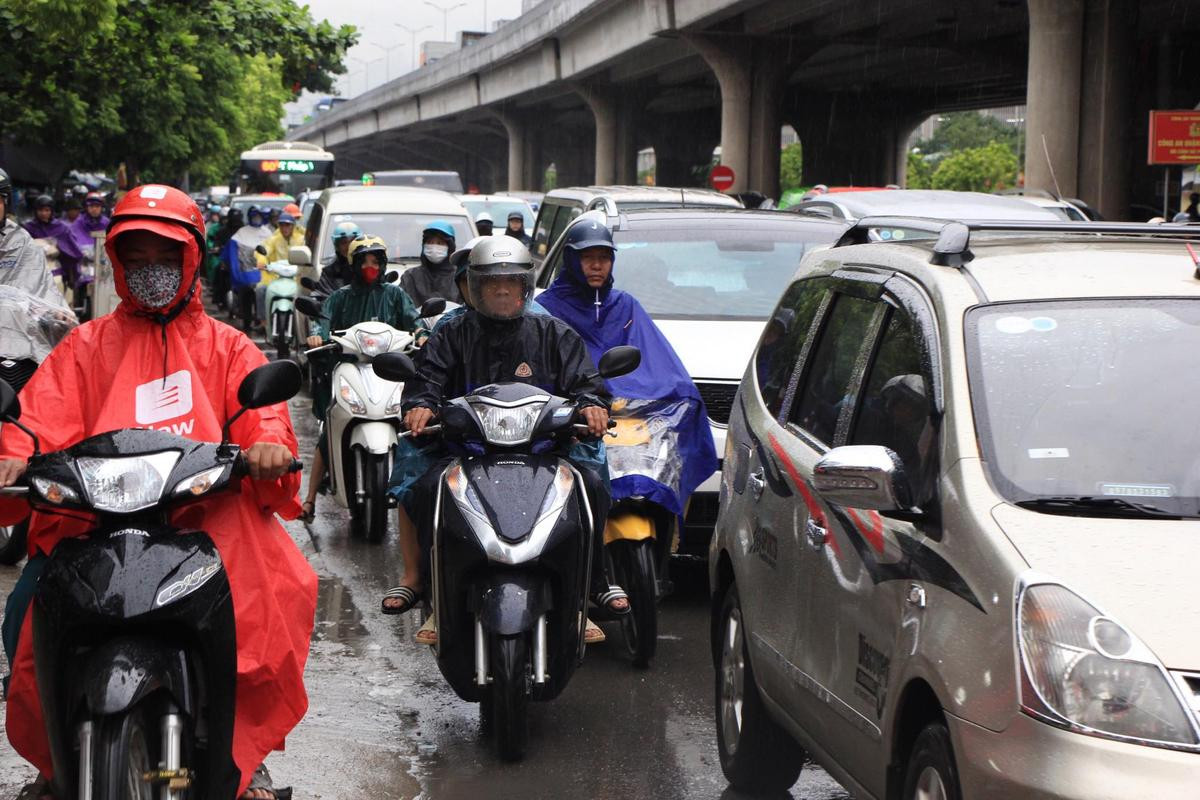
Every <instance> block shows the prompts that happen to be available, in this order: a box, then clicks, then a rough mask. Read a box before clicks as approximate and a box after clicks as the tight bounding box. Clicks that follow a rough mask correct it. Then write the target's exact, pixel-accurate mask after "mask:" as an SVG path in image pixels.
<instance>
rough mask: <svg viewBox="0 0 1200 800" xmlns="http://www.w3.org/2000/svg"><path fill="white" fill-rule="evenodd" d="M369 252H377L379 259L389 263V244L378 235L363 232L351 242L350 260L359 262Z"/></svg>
mask: <svg viewBox="0 0 1200 800" xmlns="http://www.w3.org/2000/svg"><path fill="white" fill-rule="evenodd" d="M367 253H377V254H378V255H379V260H380V261H383V262H384V263H387V244H385V243H384V241H383V239H380V238H379V237H378V236H369V235H367V234H363V235H361V236H359V237H358V238H356V239H354V240H353V241H352V242H350V252H349V256H350V262H351V263H357V262H358V261H360V260H361V259H362V258H363V256H365V255H366V254H367Z"/></svg>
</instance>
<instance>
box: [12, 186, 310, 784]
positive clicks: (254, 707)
mask: <svg viewBox="0 0 1200 800" xmlns="http://www.w3.org/2000/svg"><path fill="white" fill-rule="evenodd" d="M151 205H153V204H151ZM134 229H149V230H151V231H153V232H154V233H157V234H160V235H162V236H166V237H168V238H170V239H174V240H176V241H179V242H182V243H183V246H184V270H183V281H182V285H181V288H180V290H179V294H178V295H177V296H176V299H175V300H174V301H172V304H171V305H169V306H168V308H170V307H173V306H174V305H175V304H176V303H179V302H180V301H183V300H184V298H185V297H186V298H188V299H187V300H186V301H185V302H183V303H182V306H181V307H182V311H181V312H180V313H179V314H178V316H176V317H175V318H174V319H172V320H171V321H169V322H167V323H166V324H165V325H161V324H160V323H159V322H158V321H156V320H155V319H153V318H151V317H150V316H147V315H145V311H144V310H143V309H140V308H139V307H138V306H137V304H136V302H135V301H134V300H132V299H131V298H130V295H129V291H128V288H127V287H126V285H125V280H124V274H123V270H122V268H121V266H120V264H119V262H118V259H117V258H116V253H115V247H114V246H113V245H114V242H115V240H116V238H117V237H118V236H119V235H120V234H121V233H122V232H123V231H128V230H134ZM107 249H108V253H109V257H110V258H111V259H112V263H113V265H114V266H115V268H116V270H115V272H116V283H117V290H118V293H119V294H120V296H121V298H122V302H121V304H120V305H119V306H118V307H117V309H116V310H115V311H114V312H113V313H112V314H109V315H108V316H105V317H101V318H100V319H97V320H95V321H93V322H89V323H87V324H85V325H81V326H80V327H78V328H76V329H75V330H74V331H72V332H71V333H70V334H69V335H68V336H67V337H66V338H65V339H64V340H63V341H62V342H61V343H60V344H59V345H58V347H57V348H55V350H54V351H53V352H51V353H50V356H49V357H48V358H47V359H46V361H45V362H44V363H43V364H42V365H41V366H40V367H39V368H38V370H37V372H36V373H34V376H33V378H32V379H31V380H30V381H29V383H28V384H27V385H26V386H25V388H24V389H23V390H22V392H21V406H22V416H21V421H22V422H23V423H24V424H25V425H27V426H28V427H30V428H32V429H33V430H34V431H35V432H36V433H37V434H38V436H39V438H40V439H41V446H42V450H43V452H52V451H55V450H61V449H63V448H66V447H69V446H71V445H73V444H75V443H77V442H79V441H81V440H82V439H85V438H87V437H89V436H92V435H95V434H99V433H104V432H106V431H111V430H115V429H118V428H128V427H152V428H159V429H166V430H170V431H173V432H175V433H178V434H181V435H183V436H186V437H188V438H190V439H194V440H196V441H202V442H218V441H220V440H221V426H222V424H223V423H224V421H225V420H227V419H228V418H229V417H230V416H231V415H232V414H233V413H234V412H235V411H236V410H237V409H238V408H239V407H240V406H239V403H238V401H237V389H238V385H239V384H240V383H241V380H242V378H243V376H245V375H246V373H248V372H250V370H252V369H254V368H255V367H257V366H259V365H260V364H263V363H265V362H266V358H265V357H264V356H263V354H262V352H261V351H260V350H259V349H258V348H257V347H256V346H255V345H254V344H253V343H252V342H251V341H250V340H249V339H248V338H246V337H245V336H244V335H243V334H241V333H240V332H238V331H236V330H234V329H233V328H231V327H229V326H228V325H224V324H222V323H220V322H217V321H216V320H214V319H212V318H211V317H209V316H208V315H207V314H206V313H205V312H204V308H203V307H202V305H201V302H200V285H199V283H198V282H196V283H195V284H193V277H194V276H195V274H196V270H197V269H198V267H199V265H200V256H201V254H200V249H199V246H198V244H197V242H196V241H195V239H194V238H193V237H192V236H191V235H189V233H188V232H187V231H186V230H185V229H184V228H183V227H182V226H180V225H174V224H171V223H167V222H161V221H157V220H147V219H129V220H124V221H121V222H119V223H118V224H117V225H116V226H114V228H113V230H112V231H111V232H110V237H109V239H108V243H107ZM193 286H194V290H193V291H191V292H190V294H189V289H192V288H193ZM164 349H165V351H164ZM164 376H165V377H166V382H165V383H164V381H163V378H164ZM232 439H233V441H234V442H236V443H237V444H239V445H241V446H242V447H243V448H246V447H249V446H250V445H252V444H255V443H258V442H271V443H277V444H282V445H284V446H286V447H288V448H289V449H290V450H291V451H292V454H293V455H295V454H296V452H297V442H296V436H295V433H294V432H293V431H292V424H291V419H290V417H289V416H288V410H287V405H286V404H280V405H277V406H271V407H268V408H262V409H258V410H251V411H247V412H246V413H245V414H244V415H243V416H242V417H241V418H240V419H239V420H238V421H237V422H236V423H235V424H234V426H233V430H232ZM31 452H32V443H31V442H30V440H29V437H27V436H26V435H25V434H23V433H21V432H20V431H19V430H17V428H16V427H15V426H13V425H5V426H4V430H3V436H2V437H0V458H13V457H19V458H27V457H28V456H29V455H30V453H31ZM299 487H300V475H299V474H289V475H287V476H285V477H283V478H281V479H279V480H277V481H273V482H265V481H255V480H251V479H250V478H246V479H245V480H244V481H243V485H242V489H241V492H240V493H238V492H234V491H227V492H224V493H222V494H218V495H214V496H213V498H212V499H211V500H210V501H208V502H205V503H197V504H195V505H193V506H192V507H190V508H187V509H182V510H180V511H179V512H176V514H175V515H174V517H173V519H172V521H173V522H174V523H175V524H177V525H180V526H189V527H195V528H199V529H201V530H205V531H207V532H208V533H209V535H210V536H211V537H212V539H213V542H214V543H215V544H216V546H217V550H218V551H219V552H220V554H221V558H222V560H223V561H224V563H225V569H226V571H227V572H228V575H229V584H230V587H231V590H232V595H233V607H234V615H235V625H236V628H237V630H236V635H237V651H238V659H237V662H238V663H237V696H236V698H235V703H236V711H235V720H234V729H233V759H234V762H235V763H236V764H237V766H238V768H239V769H240V770H241V773H242V778H241V784H240V786H239V789H238V795H239V796H240V795H241V794H242V792H244V791H245V789H246V785H247V784H248V783H249V781H250V778H251V776H252V774H253V772H254V769H255V768H256V767H257V766H258V765H259V764H260V763H262V761H263V759H264V758H265V757H266V755H267V754H268V753H269V752H270V751H272V750H281V749H283V744H284V737H285V736H286V735H287V733H288V732H289V731H290V730H291V729H292V728H293V727H295V725H296V723H298V722H299V721H300V719H301V718H302V717H303V716H304V713H305V711H306V710H307V708H308V697H307V694H306V693H305V691H304V681H303V676H304V663H305V660H306V659H307V657H308V648H309V637H310V636H311V634H312V627H313V618H314V613H315V611H316V600H317V578H316V575H315V574H314V573H313V571H312V569H311V568H310V567H309V565H308V562H307V561H306V560H305V558H304V556H303V555H302V554H301V553H300V550H299V549H298V548H297V547H296V545H295V544H294V543H293V542H292V540H291V539H290V538H289V537H288V534H287V532H286V531H285V530H284V529H283V526H281V525H280V524H279V522H278V521H277V520H276V519H275V516H274V515H275V514H276V513H278V514H280V515H281V516H283V517H284V518H286V519H293V518H295V517H296V516H297V514H298V513H299V511H300V507H299V504H298V503H297V502H296V493H297V491H298V490H299ZM26 513H28V507H27V506H25V504H24V501H13V500H11V499H10V500H6V501H3V502H0V524H11V523H13V522H15V521H16V520H18V519H20V518H21V517H22V516H24V515H25V514H26ZM87 528H88V525H87V523H84V522H81V521H78V520H72V519H67V518H65V517H59V516H53V515H47V514H42V513H35V514H34V517H33V522H32V525H31V528H30V533H29V546H30V552H35V551H38V550H40V551H42V552H43V553H47V554H48V553H50V552H51V551H52V550H53V548H54V545H55V544H56V543H57V542H58V541H59V540H60V539H62V538H64V537H67V536H76V535H79V534H80V533H82V532H83V531H85V530H87ZM32 620H33V615H32V614H28V615H26V617H25V623H24V627H23V629H22V631H21V638H20V645H19V647H18V649H17V655H16V658H15V661H14V663H13V665H12V682H11V685H10V688H9V695H8V716H7V728H8V738H9V741H11V742H12V745H13V747H14V748H16V750H17V752H18V753H20V754H21V755H22V756H23V757H25V758H26V759H28V760H29V761H30V762H32V763H33V764H34V766H36V767H37V768H38V769H39V770H41V771H42V773H44V774H46V775H48V776H49V775H50V774H51V762H50V752H49V746H48V743H47V740H46V735H45V727H44V725H43V723H42V715H41V707H40V703H39V701H38V695H37V687H36V678H35V674H34V668H33V651H32V643H33V635H32V630H30V629H31V627H32Z"/></svg>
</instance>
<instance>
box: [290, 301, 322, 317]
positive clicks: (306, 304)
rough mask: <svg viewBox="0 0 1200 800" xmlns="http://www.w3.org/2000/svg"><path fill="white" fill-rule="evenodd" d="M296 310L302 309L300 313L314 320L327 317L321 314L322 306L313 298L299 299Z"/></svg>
mask: <svg viewBox="0 0 1200 800" xmlns="http://www.w3.org/2000/svg"><path fill="white" fill-rule="evenodd" d="M296 308H298V309H300V313H301V314H303V315H304V316H306V317H312V318H313V319H321V318H322V317H324V316H325V315H324V314H322V313H321V304H320V303H318V302H317V301H316V300H314V299H313V298H311V297H297V298H296Z"/></svg>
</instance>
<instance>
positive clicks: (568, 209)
mask: <svg viewBox="0 0 1200 800" xmlns="http://www.w3.org/2000/svg"><path fill="white" fill-rule="evenodd" d="M582 213H583V206H581V205H570V206H562V207H561V208H559V210H558V214H557V215H556V216H555V217H554V227H553V228H551V229H550V238H549V239H547V240H546V247H547V249H549V248H550V247H553V246H554V243H555V242H557V241H558V237H559V236H561V235H562V232H563V231H565V230H566V229H567V226H568V225H570V224H571V220H573V219H575V218H576V217H578V216H579V215H580V214H582Z"/></svg>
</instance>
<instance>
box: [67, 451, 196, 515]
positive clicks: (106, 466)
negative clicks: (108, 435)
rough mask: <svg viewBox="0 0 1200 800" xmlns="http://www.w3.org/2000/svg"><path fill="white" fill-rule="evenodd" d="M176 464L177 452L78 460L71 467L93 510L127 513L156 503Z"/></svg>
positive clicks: (177, 459)
mask: <svg viewBox="0 0 1200 800" xmlns="http://www.w3.org/2000/svg"><path fill="white" fill-rule="evenodd" d="M177 461H179V453H176V452H166V453H152V454H150V455H145V456H130V457H127V458H80V459H78V460H76V462H75V464H76V466H77V467H78V468H79V475H80V477H81V478H82V479H83V489H84V491H85V492H87V496H88V500H89V501H90V502H91V505H92V507H93V508H95V509H96V510H97V511H109V512H112V513H116V514H129V513H132V512H134V511H141V510H142V509H143V508H150V507H151V506H153V505H155V504H156V503H158V501H159V499H161V498H162V495H163V489H164V488H166V483H167V478H168V477H170V475H171V470H172V469H174V468H175V462H177Z"/></svg>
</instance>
